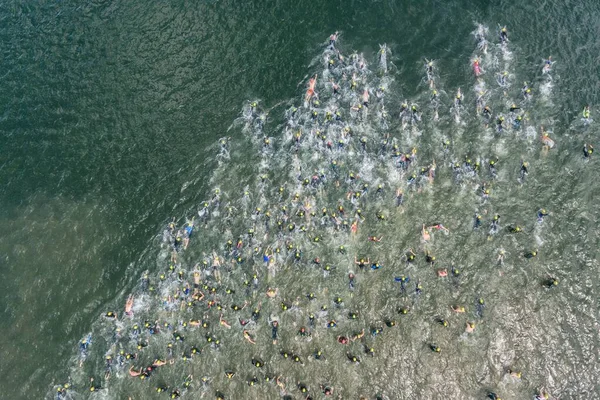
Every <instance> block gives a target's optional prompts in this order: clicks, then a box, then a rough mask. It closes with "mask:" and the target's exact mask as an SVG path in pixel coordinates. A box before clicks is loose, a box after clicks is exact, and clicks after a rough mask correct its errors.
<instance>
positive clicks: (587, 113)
mask: <svg viewBox="0 0 600 400" xmlns="http://www.w3.org/2000/svg"><path fill="white" fill-rule="evenodd" d="M583 119H584V120H585V121H589V119H590V106H585V107H583Z"/></svg>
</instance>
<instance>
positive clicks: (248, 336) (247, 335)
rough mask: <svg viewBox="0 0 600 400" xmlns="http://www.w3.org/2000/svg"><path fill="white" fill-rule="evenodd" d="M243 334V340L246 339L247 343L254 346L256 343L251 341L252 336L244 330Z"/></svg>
mask: <svg viewBox="0 0 600 400" xmlns="http://www.w3.org/2000/svg"><path fill="white" fill-rule="evenodd" d="M243 334H244V339H246V340H247V341H248V342H250V343H252V344H256V341H255V340H254V339H252V336H251V335H250V332H249V331H247V330H245V329H244V331H243Z"/></svg>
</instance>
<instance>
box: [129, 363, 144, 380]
mask: <svg viewBox="0 0 600 400" xmlns="http://www.w3.org/2000/svg"><path fill="white" fill-rule="evenodd" d="M141 374H142V368H140V370H139V371H136V370H134V369H133V365H132V366H131V367H130V368H129V376H134V377H135V376H140V375H141Z"/></svg>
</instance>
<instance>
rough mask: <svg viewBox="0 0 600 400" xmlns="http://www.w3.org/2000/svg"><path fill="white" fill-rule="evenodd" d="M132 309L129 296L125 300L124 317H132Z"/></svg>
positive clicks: (131, 300) (130, 296)
mask: <svg viewBox="0 0 600 400" xmlns="http://www.w3.org/2000/svg"><path fill="white" fill-rule="evenodd" d="M132 307H133V295H129V297H128V298H127V302H126V303H125V315H127V316H129V317H131V316H133V311H132V310H131V309H132Z"/></svg>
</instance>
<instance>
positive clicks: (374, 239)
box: [367, 236, 383, 243]
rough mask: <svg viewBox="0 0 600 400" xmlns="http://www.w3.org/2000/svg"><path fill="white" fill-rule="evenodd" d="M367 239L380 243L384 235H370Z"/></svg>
mask: <svg viewBox="0 0 600 400" xmlns="http://www.w3.org/2000/svg"><path fill="white" fill-rule="evenodd" d="M367 239H368V240H369V242H378V243H379V242H381V239H383V236H381V237H379V238H378V237H377V236H369V237H368V238H367Z"/></svg>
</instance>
